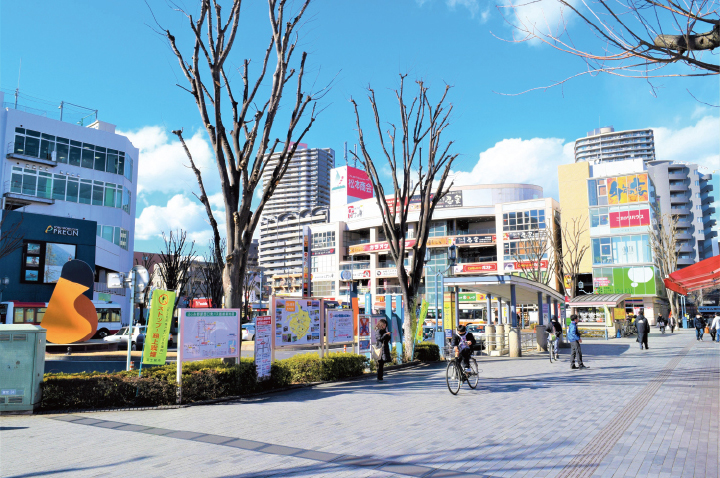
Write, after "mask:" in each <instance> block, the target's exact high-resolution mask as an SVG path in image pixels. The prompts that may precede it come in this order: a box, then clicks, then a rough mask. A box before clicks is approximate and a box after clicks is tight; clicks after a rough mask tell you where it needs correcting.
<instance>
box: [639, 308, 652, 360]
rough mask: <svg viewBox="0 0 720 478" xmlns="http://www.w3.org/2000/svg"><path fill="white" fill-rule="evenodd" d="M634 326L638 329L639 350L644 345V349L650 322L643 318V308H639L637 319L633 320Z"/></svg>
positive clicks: (646, 346) (646, 347) (646, 343)
mask: <svg viewBox="0 0 720 478" xmlns="http://www.w3.org/2000/svg"><path fill="white" fill-rule="evenodd" d="M635 326H636V327H637V331H638V342H640V350H642V349H643V345H644V346H645V350H647V349H648V334H649V333H650V323H649V322H648V320H647V319H646V318H645V310H644V309H640V312H639V313H638V316H637V319H636V320H635Z"/></svg>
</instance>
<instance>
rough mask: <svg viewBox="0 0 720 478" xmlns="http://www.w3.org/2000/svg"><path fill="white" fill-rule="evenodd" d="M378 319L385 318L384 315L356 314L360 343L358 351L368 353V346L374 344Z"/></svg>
mask: <svg viewBox="0 0 720 478" xmlns="http://www.w3.org/2000/svg"><path fill="white" fill-rule="evenodd" d="M380 319H385V316H384V315H381V314H373V315H367V314H362V315H360V316H358V339H359V345H360V347H359V352H358V353H361V354H365V353H370V346H371V345H376V343H375V342H376V341H377V339H376V335H375V334H376V333H377V323H378V321H379V320H380ZM385 320H387V319H385Z"/></svg>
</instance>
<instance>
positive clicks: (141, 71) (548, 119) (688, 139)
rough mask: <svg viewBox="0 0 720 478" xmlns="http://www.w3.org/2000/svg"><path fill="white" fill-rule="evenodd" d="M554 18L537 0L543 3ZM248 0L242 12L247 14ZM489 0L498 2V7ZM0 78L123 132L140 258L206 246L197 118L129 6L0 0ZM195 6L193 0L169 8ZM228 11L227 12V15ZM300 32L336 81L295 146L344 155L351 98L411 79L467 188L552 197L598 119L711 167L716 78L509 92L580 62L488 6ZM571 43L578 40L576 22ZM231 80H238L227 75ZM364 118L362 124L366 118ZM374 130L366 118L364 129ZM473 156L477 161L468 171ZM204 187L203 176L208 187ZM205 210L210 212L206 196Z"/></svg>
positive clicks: (175, 24)
mask: <svg viewBox="0 0 720 478" xmlns="http://www.w3.org/2000/svg"><path fill="white" fill-rule="evenodd" d="M543 2H546V3H545V4H546V5H548V7H547V8H548V12H549V14H552V5H551V4H549V3H548V2H550V0H543ZM149 3H150V5H151V7H152V9H153V11H154V13H155V15H156V16H157V18H158V20H159V21H160V23H161V24H162V25H163V26H165V27H167V28H169V29H170V30H171V31H172V32H173V33H176V34H177V35H178V36H179V39H180V41H181V42H182V43H183V44H184V45H185V47H186V51H187V48H188V47H189V46H190V43H189V40H188V36H187V26H186V20H185V18H184V17H183V16H182V15H181V14H178V13H177V12H174V11H172V10H171V9H170V8H169V7H168V4H167V3H165V2H161V1H154V0H153V1H150V2H149ZM251 3H252V5H251ZM263 3H264V2H247V1H246V2H245V5H246V6H245V7H244V8H245V10H244V13H243V18H244V20H243V23H242V29H241V33H240V35H239V38H238V41H237V42H236V46H235V49H234V52H233V53H232V54H231V57H230V62H231V64H232V65H235V66H240V65H241V64H242V59H243V58H244V57H246V56H249V57H251V58H257V57H258V55H259V54H260V52H261V51H262V50H264V47H265V45H266V38H267V31H268V25H267V12H266V6H265V5H263ZM498 3H499V2H498ZM1 5H2V7H1V10H0V16H1V18H0V21H1V22H2V24H1V26H2V28H1V31H0V42H1V44H2V50H1V57H0V84H1V85H2V87H3V89H5V90H6V91H7V89H14V88H15V87H16V86H17V82H18V68H19V65H20V59H21V58H22V73H21V78H20V89H21V92H24V93H26V94H30V95H33V96H37V97H40V98H44V99H47V100H51V101H57V102H58V103H59V101H60V100H64V101H69V102H72V103H76V104H81V105H85V106H88V107H91V108H93V109H95V108H96V109H98V110H99V116H100V119H102V120H104V121H107V122H110V123H113V124H116V125H117V126H118V130H120V131H123V132H127V133H128V134H129V136H130V137H131V138H132V139H133V141H134V143H135V144H136V146H138V147H140V148H141V150H142V151H143V154H141V157H140V175H141V178H140V181H139V182H140V191H141V192H140V194H139V198H138V200H139V202H138V213H137V214H138V225H137V228H138V230H137V240H136V249H137V250H154V249H156V248H157V246H158V238H157V235H158V234H159V232H160V231H162V230H168V229H171V228H177V227H183V228H186V229H188V230H189V231H190V232H191V233H192V235H193V237H195V238H196V239H197V240H198V241H199V242H201V243H205V241H206V239H207V238H208V237H209V235H208V233H207V227H208V226H207V225H206V224H205V218H204V216H203V212H202V209H201V208H200V207H199V206H198V204H197V201H196V200H195V198H194V197H193V196H192V195H191V193H190V191H192V190H193V189H195V185H194V182H193V178H192V176H191V175H189V174H188V171H187V170H186V169H185V168H183V167H181V164H182V161H183V158H182V154H181V153H180V151H179V149H178V148H177V145H176V144H174V142H173V140H172V138H171V136H172V135H170V133H169V132H170V131H171V130H173V129H176V128H180V127H184V128H185V131H186V134H187V136H188V137H190V138H192V141H191V146H192V148H193V151H194V152H195V154H196V155H197V156H198V158H199V162H200V163H201V165H203V167H205V168H206V170H207V173H206V177H207V179H206V181H207V182H209V183H210V184H209V186H208V187H209V189H210V190H211V191H210V192H211V194H212V193H217V191H218V189H217V185H216V184H213V183H212V179H214V177H215V176H214V174H213V173H214V166H213V165H212V163H211V158H210V155H209V150H208V149H207V144H206V142H205V140H204V135H203V134H202V132H200V131H199V129H198V128H199V127H200V122H199V116H198V113H197V109H196V108H195V105H194V103H193V101H192V99H191V98H190V97H189V95H188V94H187V93H185V92H183V90H181V89H180V88H178V87H177V86H175V84H176V83H180V84H182V85H185V80H184V78H183V77H182V73H181V72H180V70H179V67H178V65H177V61H176V60H175V58H174V56H173V54H172V52H171V51H170V50H169V48H168V46H167V44H166V42H165V41H164V39H163V38H161V37H159V36H158V35H157V34H156V33H154V32H153V31H152V30H151V29H150V27H149V26H148V25H153V19H152V16H151V15H150V11H149V10H148V7H147V6H146V5H145V3H144V2H142V1H136V0H132V1H125V2H97V1H80V0H77V1H73V2H47V1H42V2H41V1H34V0H25V1H23V2H2V4H1ZM180 5H184V6H185V7H186V8H188V9H189V10H195V9H196V6H195V5H196V3H195V2H193V1H190V0H185V1H184V2H180ZM228 10H229V8H228ZM307 19H308V22H307V23H306V24H305V25H304V27H303V29H302V30H301V33H300V35H301V40H300V47H301V48H302V49H303V50H305V51H308V53H309V60H308V66H309V73H308V79H314V80H316V81H317V84H318V85H323V84H325V83H327V82H329V81H330V80H332V79H333V78H334V77H336V78H335V82H334V86H333V88H332V90H331V91H330V93H329V94H328V95H327V96H326V97H325V98H324V99H323V100H322V106H324V107H326V109H325V111H324V112H323V113H322V115H321V116H320V118H319V119H318V121H317V123H316V125H315V126H314V127H313V129H312V130H311V132H310V134H309V135H308V136H307V137H306V141H305V142H307V143H309V144H310V145H311V146H317V147H331V148H333V149H335V151H336V153H337V154H338V158H339V161H342V158H341V156H342V146H343V142H344V141H347V142H348V143H349V144H350V145H351V147H352V144H353V143H355V142H356V132H355V125H354V116H353V113H352V107H351V105H350V104H349V102H348V99H349V98H350V97H351V96H354V97H356V98H357V99H358V100H361V101H364V100H365V94H364V93H365V91H364V88H365V86H367V85H368V84H371V85H372V86H373V87H374V88H375V89H376V90H377V91H378V94H379V95H380V96H381V100H382V103H381V107H382V111H384V112H386V114H387V118H388V119H392V120H394V119H395V117H394V116H390V115H394V114H395V111H396V110H395V109H394V103H393V102H392V100H393V98H392V96H391V95H390V93H389V92H388V91H387V89H388V88H392V87H395V86H397V82H398V80H397V78H398V74H399V73H408V74H409V78H411V79H415V78H423V79H424V80H425V81H426V82H427V83H428V84H430V86H431V96H432V94H433V93H440V91H441V90H442V88H443V85H444V83H449V84H452V85H454V87H453V89H452V92H451V94H450V100H451V101H452V102H453V104H454V105H455V109H454V114H453V125H452V126H451V128H450V130H449V131H448V133H447V138H448V139H453V140H454V141H455V146H454V150H455V151H456V152H458V153H460V157H459V158H458V160H457V161H456V163H455V167H454V168H453V169H455V170H457V171H473V173H474V174H473V178H477V179H475V180H477V181H479V182H498V181H506V182H510V181H518V182H530V183H535V184H540V185H542V186H543V187H544V188H545V190H546V195H551V196H556V194H557V192H556V191H557V179H556V176H557V173H556V172H557V168H556V167H557V165H558V164H562V163H564V162H567V161H568V160H571V159H570V156H569V152H570V151H571V147H572V141H573V140H575V139H576V138H579V137H581V136H584V135H585V133H586V132H587V131H588V130H591V129H592V128H595V127H597V126H601V125H602V126H605V125H614V126H615V128H616V129H634V128H644V127H654V128H658V130H657V131H656V136H657V140H658V144H657V155H658V157H659V158H660V159H665V158H666V159H675V160H683V161H698V162H701V163H704V164H706V165H707V166H709V167H710V168H711V169H717V168H718V161H719V159H718V151H719V150H720V144H719V143H718V142H719V141H720V140H718V134H717V133H718V129H719V128H720V121H718V112H717V108H709V107H706V106H704V105H703V104H701V103H699V102H698V101H696V100H695V99H693V98H692V96H690V94H689V93H688V92H687V90H688V89H689V90H690V91H691V92H692V93H693V94H694V95H695V96H696V97H698V98H699V99H701V100H703V101H705V102H708V103H712V104H718V103H720V98H719V93H718V92H719V88H718V79H717V77H715V78H712V77H710V78H682V79H660V80H657V81H655V82H654V84H655V86H657V87H658V89H657V96H653V94H651V88H650V86H649V85H648V83H647V82H645V81H643V80H634V79H624V78H617V77H611V76H607V75H601V76H598V77H590V76H584V77H580V78H577V79H574V80H571V81H569V82H568V83H565V84H564V85H563V86H562V87H556V88H553V89H549V90H547V91H544V92H542V91H535V92H530V93H527V94H524V95H519V96H504V95H500V94H498V92H502V93H517V92H521V91H524V90H526V89H529V88H534V87H538V86H543V85H546V84H550V83H552V82H554V81H557V80H561V79H564V78H565V77H567V76H570V75H573V74H575V73H577V72H579V71H582V69H583V63H582V62H581V61H580V60H579V59H576V58H573V57H570V56H567V55H564V54H561V53H559V52H557V51H554V50H553V49H551V48H548V47H547V46H539V45H532V44H527V43H525V44H513V43H508V42H503V41H501V40H499V39H498V38H497V37H502V38H510V37H511V35H512V32H511V30H510V29H509V27H508V26H507V25H506V24H505V23H504V21H503V18H502V16H501V15H500V14H499V13H498V10H497V9H496V8H495V2H479V1H473V0H397V1H386V0H382V1H381V0H365V1H355V2H347V1H332V0H317V1H316V2H314V3H313V4H312V5H311V7H310V11H309V15H308V17H307ZM571 31H572V32H573V34H574V35H576V38H578V39H580V40H583V39H587V38H586V35H584V34H583V30H582V28H581V25H580V24H579V23H578V22H573V23H571ZM236 80H237V81H239V77H238V76H237V74H236V75H235V77H234V78H232V77H231V82H234V81H236ZM365 117H366V118H367V119H370V118H369V117H368V116H367V115H366V116H365ZM370 126H371V125H370V124H369V123H367V122H366V123H365V127H366V128H369V127H370ZM478 162H479V164H478ZM211 178H212V179H211ZM214 204H215V206H216V207H217V208H218V210H219V209H220V206H221V201H220V198H219V197H218V196H217V195H216V196H214Z"/></svg>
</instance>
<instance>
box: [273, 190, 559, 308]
mask: <svg viewBox="0 0 720 478" xmlns="http://www.w3.org/2000/svg"><path fill="white" fill-rule="evenodd" d="M368 183H369V181H368ZM410 204H411V206H410V207H411V212H410V218H409V228H408V239H409V240H408V241H407V244H408V248H410V247H412V245H413V244H414V241H413V238H414V235H415V231H416V226H417V220H418V214H419V213H418V212H412V208H413V205H412V204H413V201H412V200H411V202H410ZM418 210H419V204H418ZM558 219H559V205H558V203H557V202H556V201H555V200H554V199H551V198H543V189H542V187H540V186H535V185H530V184H493V185H477V186H455V187H453V188H452V189H451V190H450V191H449V192H448V193H447V195H446V196H445V197H444V198H443V199H442V200H441V201H440V202H439V203H438V205H437V206H436V209H435V211H434V214H433V221H432V226H431V229H430V236H429V241H428V249H429V251H430V253H429V260H428V262H427V263H426V265H425V286H424V287H423V290H422V293H423V294H424V298H425V299H426V300H427V301H428V302H429V303H430V304H434V302H435V282H434V281H435V278H436V274H437V273H438V272H442V273H444V274H445V275H446V276H447V275H448V274H454V275H456V276H463V275H482V274H492V275H496V274H502V273H522V270H521V269H522V265H521V264H520V263H519V262H518V261H523V260H528V259H530V258H529V257H526V256H525V255H524V254H523V252H524V246H523V245H524V244H525V243H526V242H527V241H528V238H530V240H532V238H537V235H538V231H541V230H542V231H544V230H546V228H547V227H548V226H550V227H551V228H553V229H554V228H555V224H556V222H558ZM311 235H312V241H311V256H312V266H311V267H312V271H311V272H312V295H313V296H314V297H325V298H332V299H334V300H338V301H342V302H345V301H348V299H349V298H350V297H351V296H355V295H356V296H357V297H358V301H359V306H360V308H361V309H365V310H368V308H369V307H368V305H370V307H371V308H380V307H382V306H383V305H384V300H385V295H386V294H400V293H401V291H400V286H399V282H398V278H397V269H396V267H395V264H394V262H393V260H392V257H391V255H390V254H389V251H388V244H387V242H386V240H385V237H384V233H383V227H382V217H381V212H380V209H379V207H378V205H377V202H376V200H375V199H374V198H369V199H364V200H356V201H354V202H349V201H345V200H342V199H340V200H337V199H336V197H335V196H334V197H333V200H332V202H331V206H330V217H329V222H328V223H325V224H314V225H312V228H311ZM452 244H454V245H455V246H457V249H456V251H457V253H456V255H457V261H456V264H455V266H454V267H453V268H452V270H448V268H449V266H450V262H449V257H448V254H449V252H448V248H449V246H450V245H452ZM411 253H412V251H411V249H408V254H411ZM541 264H542V266H543V267H544V269H545V270H546V271H547V257H546V258H545V259H544V260H543V261H541ZM525 266H527V264H525ZM545 273H546V274H547V273H548V272H545ZM549 274H550V277H549V284H550V286H551V287H554V288H556V286H557V284H556V278H555V276H554V274H553V272H552V271H550V272H549ZM289 279H292V278H290V277H285V276H282V275H276V276H273V289H274V292H275V293H276V294H278V295H299V294H300V286H299V283H300V281H295V280H289ZM368 293H369V294H371V297H372V304H366V303H365V297H366V294H368ZM484 308H485V298H484V297H481V295H480V294H460V313H461V314H462V315H461V319H462V318H470V319H472V318H475V317H478V314H479V313H480V310H481V309H484ZM431 309H432V306H431ZM429 315H430V316H433V311H432V310H431V311H430V313H429Z"/></svg>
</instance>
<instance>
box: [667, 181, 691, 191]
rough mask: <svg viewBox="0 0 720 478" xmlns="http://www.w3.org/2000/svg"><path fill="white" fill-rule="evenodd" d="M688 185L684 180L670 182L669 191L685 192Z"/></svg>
mask: <svg viewBox="0 0 720 478" xmlns="http://www.w3.org/2000/svg"><path fill="white" fill-rule="evenodd" d="M687 190H688V186H687V184H685V183H684V182H677V183H670V192H671V193H674V192H687Z"/></svg>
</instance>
